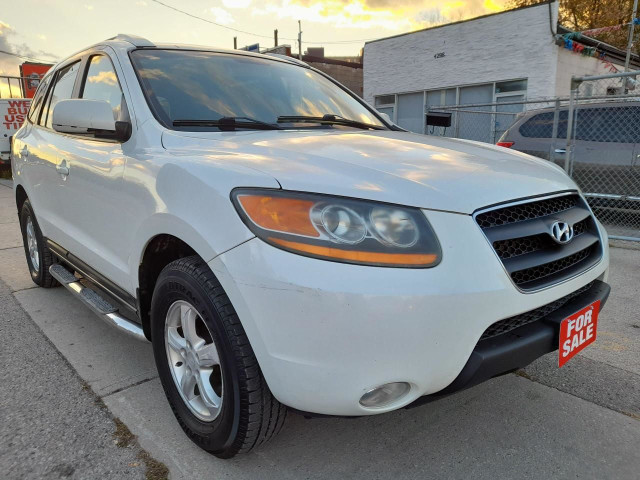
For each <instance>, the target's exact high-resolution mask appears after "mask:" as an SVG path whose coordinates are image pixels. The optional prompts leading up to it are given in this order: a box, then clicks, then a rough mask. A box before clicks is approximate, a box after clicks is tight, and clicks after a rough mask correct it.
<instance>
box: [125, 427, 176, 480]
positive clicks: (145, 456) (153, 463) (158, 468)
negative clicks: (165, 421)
mask: <svg viewBox="0 0 640 480" xmlns="http://www.w3.org/2000/svg"><path fill="white" fill-rule="evenodd" d="M113 422H114V423H115V424H116V431H115V432H113V439H114V442H115V444H116V446H118V447H120V448H129V447H131V446H135V447H136V448H137V449H138V455H137V456H136V458H137V459H138V460H140V461H141V462H142V463H144V466H145V468H146V469H145V473H144V476H145V478H146V479H147V480H168V478H169V469H168V468H167V466H166V465H165V464H164V463H162V462H159V461H158V460H156V459H155V458H153V457H152V456H151V455H149V453H148V452H146V451H145V450H143V449H142V448H141V447H140V445H138V442H137V440H136V436H135V435H134V434H133V433H131V430H129V427H127V426H126V425H125V424H124V423H123V422H122V420H120V419H119V418H114V419H113Z"/></svg>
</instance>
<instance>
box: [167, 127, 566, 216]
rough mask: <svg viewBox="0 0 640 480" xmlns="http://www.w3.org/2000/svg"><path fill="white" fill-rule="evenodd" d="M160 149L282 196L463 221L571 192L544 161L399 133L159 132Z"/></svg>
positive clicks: (477, 145) (479, 145)
mask: <svg viewBox="0 0 640 480" xmlns="http://www.w3.org/2000/svg"><path fill="white" fill-rule="evenodd" d="M162 143H163V146H164V147H165V148H166V149H167V150H168V151H169V152H171V153H173V154H175V155H178V156H180V155H188V156H190V157H198V159H199V160H200V161H203V162H207V161H212V162H213V163H216V164H220V162H230V163H231V164H234V165H237V164H240V165H243V166H245V167H249V168H252V169H256V170H259V171H261V172H263V173H265V174H267V175H271V176H272V177H274V178H275V179H276V180H277V181H278V182H279V183H280V185H281V186H282V188H283V189H286V190H299V191H307V192H317V193H326V194H334V195H342V196H348V197H357V198H367V199H371V200H380V201H385V202H390V203H398V204H403V205H410V206H415V207H421V208H429V209H436V210H447V211H453V212H459V213H467V214H468V213H472V212H473V211H474V210H476V209H478V208H480V207H485V206H489V205H493V204H496V203H500V202H503V201H507V200H512V199H518V198H523V197H529V196H534V195H542V194H546V193H550V192H557V191H562V190H570V189H575V188H576V186H575V184H574V183H573V181H572V180H571V179H569V177H567V176H566V175H565V174H564V172H563V171H562V170H561V169H560V168H558V167H556V166H555V165H553V164H552V163H550V162H548V161H546V160H541V159H538V158H535V157H531V156H529V155H525V154H522V153H519V152H515V151H512V150H508V149H506V148H503V147H496V146H494V145H490V144H486V143H480V142H473V141H469V140H457V139H448V138H443V137H435V136H425V135H418V134H412V133H407V132H396V131H360V130H345V129H337V128H336V129H327V130H314V129H307V130H268V131H254V130H251V131H237V132H178V131H165V132H163V136H162ZM238 186H249V185H238Z"/></svg>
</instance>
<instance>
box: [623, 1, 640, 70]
mask: <svg viewBox="0 0 640 480" xmlns="http://www.w3.org/2000/svg"><path fill="white" fill-rule="evenodd" d="M637 13H638V0H633V14H631V25H629V39H628V40H627V58H626V59H625V61H624V71H625V72H628V71H629V62H630V60H631V46H632V45H633V27H635V19H636V14H637Z"/></svg>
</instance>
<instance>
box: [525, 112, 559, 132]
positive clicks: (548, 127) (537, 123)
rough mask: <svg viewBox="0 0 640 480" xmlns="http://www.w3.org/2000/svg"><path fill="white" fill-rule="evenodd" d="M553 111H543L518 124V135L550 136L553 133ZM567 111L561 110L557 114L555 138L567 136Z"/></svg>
mask: <svg viewBox="0 0 640 480" xmlns="http://www.w3.org/2000/svg"><path fill="white" fill-rule="evenodd" d="M554 115H555V112H544V113H539V114H537V115H534V116H533V117H531V118H530V119H529V120H527V121H526V122H524V123H523V124H522V125H520V135H522V136H523V137H530V138H551V137H552V135H553V118H554ZM567 118H568V116H567V111H566V110H561V111H560V113H559V116H558V136H557V138H567Z"/></svg>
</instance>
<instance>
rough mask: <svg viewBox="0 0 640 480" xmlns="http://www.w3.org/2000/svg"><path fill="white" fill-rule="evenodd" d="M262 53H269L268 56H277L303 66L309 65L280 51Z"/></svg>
mask: <svg viewBox="0 0 640 480" xmlns="http://www.w3.org/2000/svg"><path fill="white" fill-rule="evenodd" d="M263 55H269V56H270V57H276V58H279V59H280V60H284V61H285V62H289V63H295V64H296V65H301V66H303V67H308V66H309V64H308V63H307V62H303V61H302V60H298V59H297V58H295V57H290V56H289V55H282V54H281V53H272V52H265V53H263Z"/></svg>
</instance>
